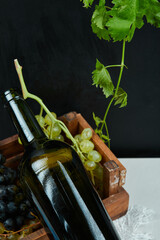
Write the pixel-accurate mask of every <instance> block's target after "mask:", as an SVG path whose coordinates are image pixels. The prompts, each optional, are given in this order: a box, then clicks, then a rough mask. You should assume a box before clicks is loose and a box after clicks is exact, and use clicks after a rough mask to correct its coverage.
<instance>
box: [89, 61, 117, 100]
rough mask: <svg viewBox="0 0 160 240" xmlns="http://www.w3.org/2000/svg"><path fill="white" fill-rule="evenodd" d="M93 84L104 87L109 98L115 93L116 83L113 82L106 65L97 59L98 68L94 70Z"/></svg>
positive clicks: (104, 91)
mask: <svg viewBox="0 0 160 240" xmlns="http://www.w3.org/2000/svg"><path fill="white" fill-rule="evenodd" d="M92 74H93V75H92V79H93V85H96V87H98V86H99V87H100V88H102V89H103V93H104V95H105V96H106V98H108V97H109V96H111V95H113V90H114V85H113V83H112V80H111V77H110V74H109V72H108V70H107V69H106V68H105V66H104V65H103V64H102V63H100V62H99V61H98V59H97V61H96V69H95V70H94V71H93V72H92Z"/></svg>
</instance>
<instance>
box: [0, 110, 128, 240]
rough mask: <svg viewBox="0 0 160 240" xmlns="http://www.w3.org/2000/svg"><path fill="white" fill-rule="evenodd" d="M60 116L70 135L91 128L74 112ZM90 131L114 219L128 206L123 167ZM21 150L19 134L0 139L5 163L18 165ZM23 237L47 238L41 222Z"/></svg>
mask: <svg viewBox="0 0 160 240" xmlns="http://www.w3.org/2000/svg"><path fill="white" fill-rule="evenodd" d="M59 119H60V120H62V121H63V122H64V123H65V124H66V126H67V127H68V129H69V130H70V132H71V134H72V135H73V136H74V135H76V134H78V133H81V132H82V130H83V129H84V128H88V127H89V128H91V126H90V125H89V124H88V123H87V121H86V120H85V119H84V118H83V117H82V115H81V114H79V113H78V114H77V113H76V112H70V113H67V114H65V115H63V116H61V117H60V118H59ZM91 129H92V128H91ZM92 132H93V136H92V141H93V143H94V145H95V149H96V150H97V151H99V152H100V153H101V155H102V161H101V165H102V166H103V168H104V183H103V185H104V193H103V199H102V201H103V204H104V206H105V208H106V209H107V211H108V213H109V215H110V217H111V218H112V220H115V219H117V218H119V217H121V216H123V215H125V214H126V212H127V210H128V205H129V195H128V193H127V192H126V191H125V190H124V188H123V187H122V186H123V185H124V183H125V179H126V169H125V167H124V166H123V165H122V164H121V162H120V161H119V160H118V159H117V158H116V156H115V155H114V154H113V153H112V152H111V150H110V149H109V148H108V147H107V146H106V145H105V143H104V142H103V141H102V140H101V139H100V138H99V136H98V135H97V134H96V133H95V132H94V130H93V129H92ZM23 152H24V149H23V147H22V146H21V145H20V144H19V143H18V135H14V136H12V137H9V138H7V139H4V140H2V141H0V153H2V154H4V156H5V157H6V159H7V161H6V165H7V166H10V167H12V168H17V166H18V164H19V161H20V159H21V158H22V156H23ZM23 240H49V238H48V236H47V234H46V232H45V230H44V229H43V228H42V226H40V229H39V230H36V231H35V232H33V233H31V234H29V235H28V236H27V237H24V238H23Z"/></svg>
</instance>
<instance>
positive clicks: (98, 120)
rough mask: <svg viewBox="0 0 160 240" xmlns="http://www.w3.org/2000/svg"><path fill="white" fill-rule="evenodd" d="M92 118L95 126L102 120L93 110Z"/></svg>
mask: <svg viewBox="0 0 160 240" xmlns="http://www.w3.org/2000/svg"><path fill="white" fill-rule="evenodd" d="M93 120H94V121H95V124H96V126H97V127H99V124H100V123H102V122H103V120H102V119H101V118H99V117H96V115H95V113H94V112H93Z"/></svg>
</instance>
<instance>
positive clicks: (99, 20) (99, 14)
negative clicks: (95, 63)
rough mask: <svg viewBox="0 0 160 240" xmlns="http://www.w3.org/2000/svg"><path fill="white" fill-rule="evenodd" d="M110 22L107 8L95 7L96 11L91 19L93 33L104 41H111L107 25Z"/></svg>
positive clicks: (102, 6)
mask: <svg viewBox="0 0 160 240" xmlns="http://www.w3.org/2000/svg"><path fill="white" fill-rule="evenodd" d="M108 20H109V15H108V12H107V10H106V7H105V6H104V5H103V4H102V5H100V6H98V5H96V6H95V11H94V12H93V15H92V19H91V26H92V31H93V32H94V33H95V34H97V36H98V37H99V38H100V39H101V38H103V39H104V40H108V41H109V40H110V36H109V33H108V29H107V28H106V26H105V24H106V22H107V21H108Z"/></svg>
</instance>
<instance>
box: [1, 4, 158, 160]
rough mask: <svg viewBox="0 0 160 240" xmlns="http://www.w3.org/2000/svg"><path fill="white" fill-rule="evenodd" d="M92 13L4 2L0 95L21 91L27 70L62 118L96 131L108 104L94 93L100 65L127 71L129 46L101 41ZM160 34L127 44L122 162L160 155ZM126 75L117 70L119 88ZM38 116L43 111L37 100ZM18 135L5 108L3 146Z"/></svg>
mask: <svg viewBox="0 0 160 240" xmlns="http://www.w3.org/2000/svg"><path fill="white" fill-rule="evenodd" d="M91 15H92V10H91V9H85V8H83V7H82V3H80V1H79V0H77V1H75V0H67V1H66V0H61V1H59V0H45V1H44V0H43V1H42V0H34V1H33V0H32V1H31V0H23V1H21V0H14V1H11V0H4V1H3V0H0V91H1V93H2V92H3V91H5V90H6V89H8V88H11V87H12V88H14V87H16V88H19V89H20V84H19V80H18V77H17V74H16V71H15V69H14V64H13V60H14V59H15V58H17V59H18V60H19V62H20V64H21V65H22V66H23V74H24V78H25V82H26V85H27V88H28V90H29V91H30V92H31V93H34V94H36V95H38V96H39V97H41V98H42V99H43V101H44V103H45V104H46V105H47V106H48V108H49V109H50V110H52V111H55V112H56V113H57V115H62V114H64V113H66V112H69V111H76V112H80V113H81V114H82V115H83V116H84V117H85V118H86V120H87V121H88V122H89V123H90V124H91V126H92V127H95V125H94V122H93V119H92V112H95V114H96V115H98V116H99V117H103V115H104V113H105V109H106V106H107V103H108V100H106V99H105V97H104V95H103V93H102V91H101V89H98V88H96V87H95V86H92V78H91V76H92V74H91V73H92V71H93V70H94V67H95V63H96V58H98V59H99V61H101V62H102V63H103V64H104V65H110V64H120V61H121V47H122V43H112V42H110V43H108V42H107V41H103V40H99V39H98V38H97V37H96V35H94V34H93V33H92V30H91V27H90V19H91ZM159 43H160V30H159V29H155V28H154V27H152V26H151V25H145V26H144V27H143V28H142V29H141V30H136V32H135V36H134V38H133V40H132V42H131V43H127V45H126V55H125V64H126V65H127V66H128V70H127V69H124V74H123V77H122V84H121V86H122V88H123V89H124V90H125V91H126V92H127V93H128V105H127V107H126V108H123V109H119V108H118V107H112V108H111V111H110V113H109V115H108V127H109V132H110V137H111V149H112V151H113V152H114V153H115V154H116V155H117V156H118V157H135V156H136V157H137V156H139V157H144V156H147V157H149V156H160V140H159V139H160V138H159V134H160V124H159V123H160V94H159V89H160V63H159V56H160V44H159ZM118 73H119V70H118V69H114V70H112V71H111V76H112V79H113V82H114V83H115V82H116V79H117V77H118ZM29 103H30V104H31V107H32V108H33V110H34V112H35V114H36V113H38V112H39V106H38V104H35V103H33V101H31V100H29ZM15 133H16V130H15V129H14V127H13V125H12V122H11V120H10V118H9V116H8V113H7V111H6V110H4V109H3V105H2V103H0V139H3V138H6V137H8V136H11V135H13V134H15Z"/></svg>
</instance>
